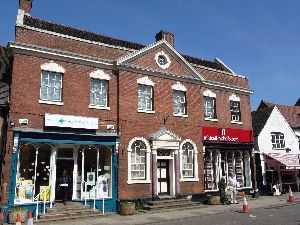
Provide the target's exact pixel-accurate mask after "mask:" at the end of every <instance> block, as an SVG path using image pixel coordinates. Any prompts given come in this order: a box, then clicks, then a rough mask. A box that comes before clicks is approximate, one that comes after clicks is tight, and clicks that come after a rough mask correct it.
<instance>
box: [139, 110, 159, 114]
mask: <svg viewBox="0 0 300 225" xmlns="http://www.w3.org/2000/svg"><path fill="white" fill-rule="evenodd" d="M137 111H138V112H139V113H148V114H154V113H155V111H152V110H142V109H138V110H137Z"/></svg>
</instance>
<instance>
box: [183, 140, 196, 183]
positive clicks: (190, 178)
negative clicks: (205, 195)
mask: <svg viewBox="0 0 300 225" xmlns="http://www.w3.org/2000/svg"><path fill="white" fill-rule="evenodd" d="M186 143H190V144H191V145H192V146H193V176H189V177H186V176H183V166H184V165H183V154H184V150H183V146H184V145H185V144H186ZM179 153H180V154H179V158H180V160H179V161H180V181H199V172H198V170H199V169H198V150H197V146H196V144H195V143H194V142H193V141H192V140H190V139H186V140H184V141H183V142H182V143H181V144H180V149H179Z"/></svg>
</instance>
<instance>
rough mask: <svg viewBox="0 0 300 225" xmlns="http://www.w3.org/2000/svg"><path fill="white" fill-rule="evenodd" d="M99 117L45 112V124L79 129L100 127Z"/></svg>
mask: <svg viewBox="0 0 300 225" xmlns="http://www.w3.org/2000/svg"><path fill="white" fill-rule="evenodd" d="M98 122H99V119H98V118H93V117H81V116H70V115H60V114H49V113H46V114H45V126H46V127H69V128H77V129H89V130H97V129H98Z"/></svg>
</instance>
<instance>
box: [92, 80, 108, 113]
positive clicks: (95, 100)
mask: <svg viewBox="0 0 300 225" xmlns="http://www.w3.org/2000/svg"><path fill="white" fill-rule="evenodd" d="M107 93H108V82H107V81H106V80H98V79H91V86H90V105H93V106H100V107H107V106H108V101H107V99H108V98H107V96H108V94H107Z"/></svg>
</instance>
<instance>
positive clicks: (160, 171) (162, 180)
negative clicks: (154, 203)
mask: <svg viewBox="0 0 300 225" xmlns="http://www.w3.org/2000/svg"><path fill="white" fill-rule="evenodd" d="M157 190H158V194H159V195H169V194H170V175H169V160H157Z"/></svg>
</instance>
